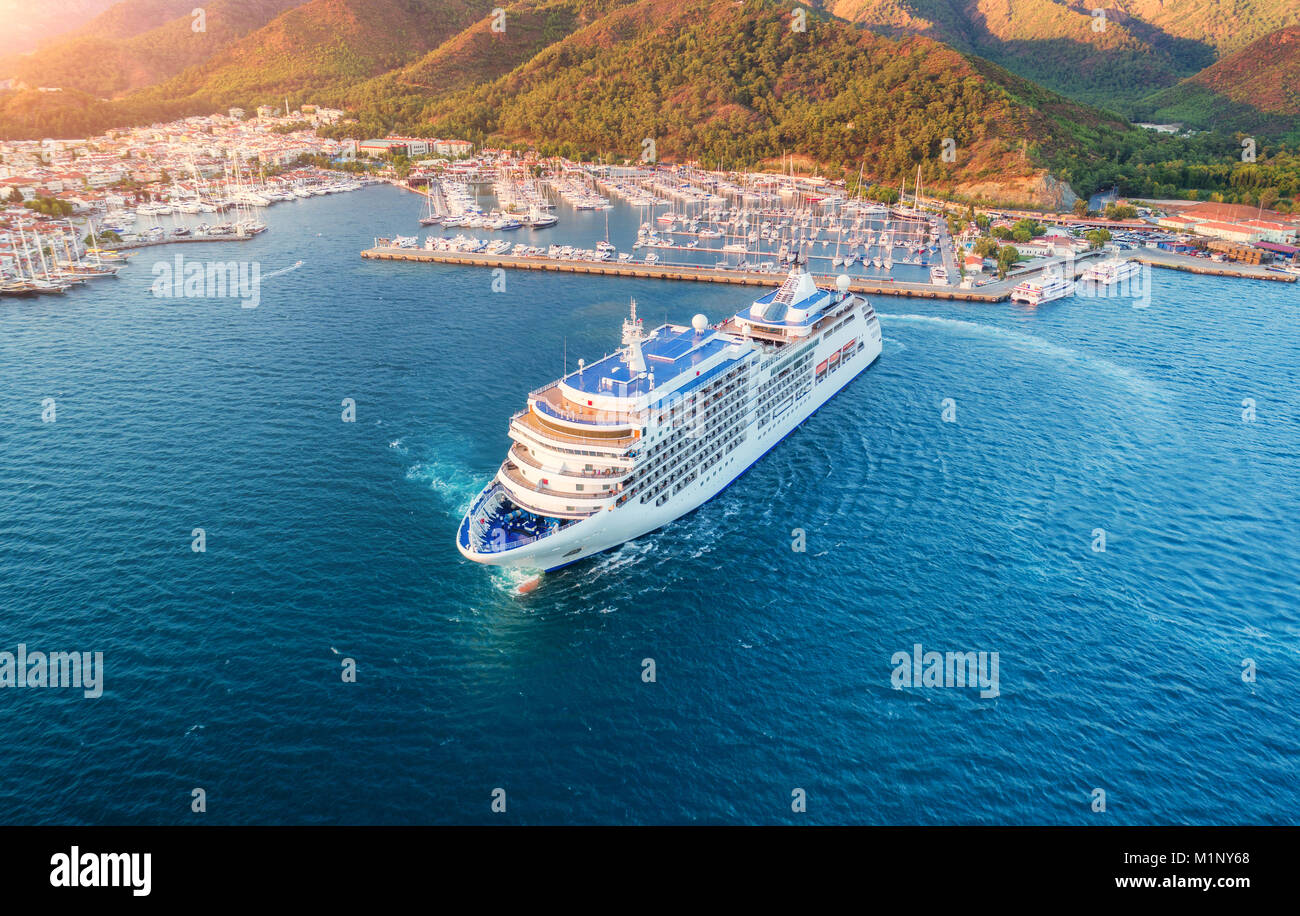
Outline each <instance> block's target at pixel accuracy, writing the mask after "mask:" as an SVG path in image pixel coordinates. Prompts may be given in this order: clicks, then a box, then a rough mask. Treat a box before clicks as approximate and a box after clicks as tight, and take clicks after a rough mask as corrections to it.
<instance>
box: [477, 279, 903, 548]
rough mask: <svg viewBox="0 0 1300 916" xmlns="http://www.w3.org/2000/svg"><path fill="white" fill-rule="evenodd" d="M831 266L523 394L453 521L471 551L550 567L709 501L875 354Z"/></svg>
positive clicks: (632, 324) (860, 312)
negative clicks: (826, 278) (492, 463)
mask: <svg viewBox="0 0 1300 916" xmlns="http://www.w3.org/2000/svg"><path fill="white" fill-rule="evenodd" d="M849 283H850V281H849V278H848V277H847V276H841V277H840V278H839V280H838V281H837V284H836V288H835V289H822V288H819V287H818V286H817V285H816V282H815V281H814V280H813V278H812V276H811V275H810V274H808V273H807V272H806V271H805V270H804V269H803V268H802V267H798V266H796V267H795V268H794V269H793V270H791V272H790V274H789V276H788V277H787V278H786V280H785V282H784V283H783V284H782V285H781V286H780V287H779V288H778V289H775V290H773V291H771V292H769V293H767V294H766V295H764V296H762V297H761V298H759V299H756V300H754V301H753V302H752V303H751V304H749V305H748V306H746V307H745V308H743V309H742V310H740V311H739V312H737V313H736V314H735V315H734V316H732V317H731V318H729V319H727V320H726V321H725V322H722V323H721V324H719V325H715V326H712V327H710V326H709V324H708V319H707V318H705V316H703V315H696V316H695V317H694V318H693V319H692V320H691V324H690V325H689V326H687V327H682V326H679V325H673V324H665V325H662V326H660V327H658V328H655V329H654V330H652V331H647V330H645V329H644V327H643V325H642V321H641V319H639V318H638V317H637V314H636V302H635V301H633V302H632V306H631V316H630V317H629V318H627V319H626V320H625V321H624V322H623V340H622V343H623V346H622V348H621V349H620V350H618V351H616V352H615V353H613V354H611V355H610V356H607V357H605V358H604V359H602V360H600V361H599V362H597V363H595V364H593V365H590V366H587V365H585V364H584V363H583V361H582V360H579V361H578V368H577V370H576V371H574V372H571V373H568V374H567V375H565V376H564V377H563V378H560V379H558V380H556V381H554V382H551V383H550V384H548V385H545V386H543V387H542V388H539V389H537V390H536V391H533V392H532V393H531V394H530V395H529V396H528V403H527V406H526V407H525V408H524V409H523V410H522V411H520V412H519V413H517V414H515V415H514V416H513V417H512V418H511V420H510V428H509V435H510V438H511V439H512V440H513V444H512V446H511V448H510V451H509V453H508V454H507V456H506V459H505V461H504V462H503V463H502V465H501V467H500V469H499V470H498V471H497V473H496V475H495V476H494V477H493V478H492V480H491V482H489V483H488V484H487V486H486V487H484V489H483V491H482V492H481V493H480V494H479V495H478V496H477V497H476V498H475V499H474V501H473V503H472V504H471V506H470V508H469V511H468V512H467V513H466V515H465V517H464V519H463V520H462V521H461V524H460V528H459V530H458V532H457V539H456V544H457V547H458V549H459V550H460V552H461V554H463V555H464V556H465V557H467V558H468V559H470V560H474V561H476V562H479V563H486V564H491V565H497V566H519V567H525V568H530V569H541V570H554V569H558V568H560V567H562V566H567V565H569V564H570V563H574V562H577V561H578V560H581V559H583V558H585V557H589V556H591V555H593V554H596V553H600V552H601V551H604V550H608V549H610V548H612V547H616V546H618V545H619V544H622V543H623V542H624V541H627V540H630V539H632V538H636V537H639V536H641V535H643V534H645V533H647V532H649V531H653V530H655V529H656V528H659V527H661V526H663V525H666V524H668V523H669V522H671V521H673V520H674V519H676V518H678V517H680V516H682V515H684V514H685V513H687V512H690V511H691V510H692V509H695V508H696V507H697V506H699V505H701V504H702V503H704V502H705V501H707V500H709V499H711V498H712V497H714V496H716V495H717V494H718V493H720V492H721V491H722V490H723V489H725V488H726V487H727V486H728V485H729V484H731V483H732V482H733V481H734V480H736V478H738V477H739V476H740V475H741V474H743V473H744V472H745V471H746V470H747V469H748V468H749V467H751V466H752V465H753V464H754V462H756V461H757V460H758V459H759V458H761V457H762V456H763V455H764V454H765V453H766V452H767V451H768V450H769V449H771V448H772V447H773V446H775V445H776V444H777V443H778V442H780V441H781V440H782V439H784V438H785V437H786V436H787V435H788V434H789V433H790V432H792V431H793V430H794V429H795V428H796V427H797V426H799V424H800V423H802V422H803V421H804V420H806V419H808V417H809V416H810V415H812V413H813V412H814V411H816V410H817V408H819V407H821V406H822V405H823V404H825V403H826V402H827V401H828V400H830V399H831V398H832V397H833V396H834V395H835V394H836V393H837V392H838V391H839V390H840V389H842V388H843V387H844V386H845V385H847V384H848V383H849V382H850V381H852V380H853V379H854V378H855V377H856V376H857V375H858V374H859V373H860V372H862V370H863V369H865V368H866V367H867V366H869V365H871V364H872V363H873V362H874V361H875V360H876V358H877V357H878V356H879V355H880V351H881V334H880V322H879V320H878V319H877V317H876V314H875V311H874V310H873V309H872V307H871V305H870V303H868V302H867V300H866V299H865V298H863V297H861V296H858V295H855V294H853V293H850V292H849Z"/></svg>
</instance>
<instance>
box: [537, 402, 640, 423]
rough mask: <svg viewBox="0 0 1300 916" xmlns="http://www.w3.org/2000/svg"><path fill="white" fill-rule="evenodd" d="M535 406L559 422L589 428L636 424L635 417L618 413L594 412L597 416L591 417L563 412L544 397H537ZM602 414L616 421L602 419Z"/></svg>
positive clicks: (572, 411) (574, 412) (574, 411)
mask: <svg viewBox="0 0 1300 916" xmlns="http://www.w3.org/2000/svg"><path fill="white" fill-rule="evenodd" d="M530 397H532V395H530ZM533 405H534V406H536V407H537V409H538V410H540V411H541V412H542V413H544V414H547V415H548V416H552V417H555V419H557V420H567V421H569V422H570V423H585V424H587V425H588V426H631V425H632V423H633V422H635V420H634V417H633V416H632V415H631V414H626V413H617V412H614V411H600V410H598V411H592V413H594V414H595V415H596V416H591V415H590V414H588V413H586V412H580V411H576V410H561V409H560V408H558V407H555V406H554V405H553V404H551V403H550V401H548V400H546V398H543V397H537V398H536V399H535V400H533ZM602 414H607V415H609V416H612V417H614V419H612V420H606V419H601V418H600V415H602Z"/></svg>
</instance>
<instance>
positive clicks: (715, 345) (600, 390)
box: [561, 324, 735, 398]
mask: <svg viewBox="0 0 1300 916" xmlns="http://www.w3.org/2000/svg"><path fill="white" fill-rule="evenodd" d="M733 343H735V341H733V340H731V339H729V338H728V337H725V336H719V335H718V334H716V333H714V332H713V331H696V330H695V329H694V328H690V327H681V326H680V325H671V324H666V325H662V326H661V327H658V328H656V329H655V330H654V331H652V332H651V333H650V336H649V337H648V338H647V339H646V340H645V341H643V342H642V344H641V353H642V355H643V356H644V358H645V363H646V372H645V373H634V372H633V371H632V369H631V367H630V366H628V363H627V352H626V351H625V350H618V351H616V352H614V353H611V354H609V355H608V356H606V357H605V358H604V359H602V360H600V361H599V362H597V363H595V364H593V365H590V366H586V367H584V368H583V369H581V370H579V371H577V372H571V373H570V374H568V375H566V376H565V377H564V378H563V379H561V381H562V382H563V383H564V384H565V385H567V386H568V387H570V388H572V389H573V390H575V391H578V392H580V393H582V394H598V395H612V396H614V397H620V398H622V397H627V398H632V397H639V396H640V395H643V394H649V393H650V392H651V390H652V388H651V385H650V374H651V373H653V374H654V388H662V387H664V386H665V385H669V384H671V383H672V382H674V381H676V380H677V379H678V378H679V377H681V376H682V375H684V374H686V373H687V372H690V371H691V370H692V369H694V368H695V367H696V366H698V365H699V364H700V363H702V362H704V361H706V360H708V359H710V358H711V357H713V356H716V355H717V354H718V353H721V352H722V351H723V350H725V349H726V348H727V347H729V346H731V345H732V344H733Z"/></svg>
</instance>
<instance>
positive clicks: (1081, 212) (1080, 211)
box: [1074, 197, 1088, 217]
mask: <svg viewBox="0 0 1300 916" xmlns="http://www.w3.org/2000/svg"><path fill="white" fill-rule="evenodd" d="M1074 215H1075V216H1078V217H1084V216H1087V215H1088V201H1087V200H1086V199H1085V198H1082V197H1080V198H1078V199H1077V200H1075V202H1074Z"/></svg>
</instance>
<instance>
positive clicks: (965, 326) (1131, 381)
mask: <svg viewBox="0 0 1300 916" xmlns="http://www.w3.org/2000/svg"><path fill="white" fill-rule="evenodd" d="M876 314H877V315H878V316H879V317H880V319H881V320H882V321H897V322H900V323H904V324H918V325H933V326H937V327H944V328H950V329H952V330H955V331H962V332H965V333H970V334H977V335H979V336H981V337H987V338H989V339H991V340H1000V341H1003V342H1005V343H1007V344H1010V345H1011V346H1015V347H1018V348H1020V349H1022V350H1029V351H1032V352H1035V353H1041V354H1042V355H1044V356H1050V357H1053V358H1056V359H1064V360H1069V361H1070V362H1073V363H1077V364H1078V365H1081V366H1085V367H1088V368H1091V369H1096V370H1100V371H1101V372H1104V373H1105V374H1107V375H1109V376H1111V377H1113V378H1115V379H1118V380H1119V381H1121V382H1123V383H1124V384H1125V385H1127V386H1128V387H1129V388H1130V389H1132V390H1133V391H1135V392H1137V393H1139V394H1142V395H1145V396H1147V397H1154V396H1156V395H1158V394H1159V393H1160V390H1159V388H1157V387H1156V386H1155V384H1153V383H1152V382H1151V381H1150V380H1149V379H1147V378H1146V377H1145V376H1143V375H1141V374H1140V373H1138V372H1134V371H1133V370H1132V369H1129V368H1128V367H1126V366H1121V365H1119V364H1118V363H1113V362H1111V361H1110V360H1108V359H1103V358H1102V357H1100V356H1092V355H1089V354H1086V353H1080V352H1079V351H1077V350H1071V349H1070V348H1069V347H1063V346H1061V345H1060V344H1054V343H1052V342H1051V341H1050V340H1044V339H1043V338H1041V337H1035V336H1034V335H1032V334H1025V333H1023V332H1021V331H1012V330H1008V329H1007V328H999V327H997V326H995V325H989V324H979V323H978V322H974V321H962V320H961V319H959V318H943V317H940V316H938V315H887V314H885V313H883V312H877V313H876Z"/></svg>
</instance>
